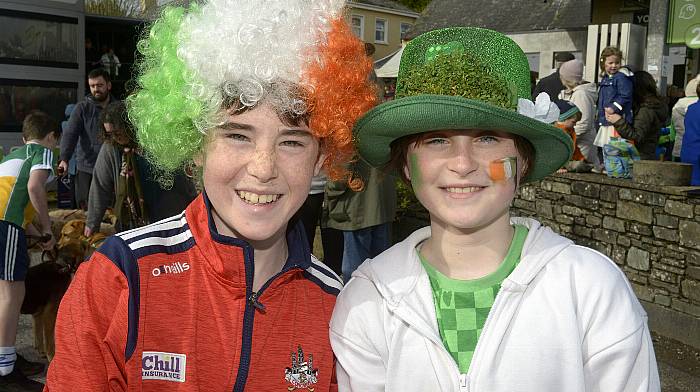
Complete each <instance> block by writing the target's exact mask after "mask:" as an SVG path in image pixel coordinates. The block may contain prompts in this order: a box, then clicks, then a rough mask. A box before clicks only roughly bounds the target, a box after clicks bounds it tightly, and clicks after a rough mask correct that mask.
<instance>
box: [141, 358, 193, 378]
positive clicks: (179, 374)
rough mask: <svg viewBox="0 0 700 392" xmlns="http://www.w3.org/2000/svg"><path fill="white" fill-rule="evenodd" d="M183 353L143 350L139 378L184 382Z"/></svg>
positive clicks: (185, 361)
mask: <svg viewBox="0 0 700 392" xmlns="http://www.w3.org/2000/svg"><path fill="white" fill-rule="evenodd" d="M186 364H187V356H186V355H185V354H176V353H161V352H157V351H144V352H143V354H141V378H142V379H143V380H164V381H175V382H185V365H186Z"/></svg>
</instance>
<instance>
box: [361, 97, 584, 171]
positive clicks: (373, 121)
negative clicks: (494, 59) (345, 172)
mask: <svg viewBox="0 0 700 392" xmlns="http://www.w3.org/2000/svg"><path fill="white" fill-rule="evenodd" d="M445 129H455V130H456V129H479V130H497V131H504V132H508V133H512V134H516V135H520V136H522V137H524V138H525V139H527V140H528V141H530V143H531V144H532V145H533V147H534V148H535V160H534V162H532V165H533V167H532V170H531V171H530V174H529V175H528V176H527V177H526V178H524V179H523V182H529V181H537V180H540V179H542V178H544V177H546V176H548V175H549V174H552V173H554V172H555V171H556V170H557V169H559V168H561V167H562V166H563V165H564V164H565V163H566V162H567V161H568V160H569V159H570V158H571V155H572V153H573V142H572V140H571V138H570V137H569V136H568V135H566V134H565V133H564V132H563V131H562V130H561V129H558V128H555V127H553V126H551V125H549V124H546V123H543V122H541V121H538V120H535V119H532V118H530V117H527V116H524V115H522V114H518V113H517V112H516V111H514V110H508V109H504V108H501V107H498V106H494V105H490V104H487V103H484V102H482V101H475V100H472V99H467V98H463V97H458V96H449V95H415V96H411V97H406V98H400V99H397V100H393V101H389V102H385V103H382V104H381V105H379V106H377V107H375V108H374V109H372V110H370V111H369V112H367V113H366V114H365V115H364V116H363V117H362V118H361V119H360V120H359V121H358V122H357V124H355V129H354V133H355V139H356V142H357V148H358V150H359V152H360V155H361V156H362V158H364V159H365V160H366V161H367V162H368V163H369V164H370V165H372V166H375V167H379V166H382V165H385V164H387V163H388V161H389V159H390V155H391V143H392V142H393V141H394V140H396V139H399V138H401V137H403V136H408V135H413V134H417V133H424V132H429V131H437V130H445Z"/></svg>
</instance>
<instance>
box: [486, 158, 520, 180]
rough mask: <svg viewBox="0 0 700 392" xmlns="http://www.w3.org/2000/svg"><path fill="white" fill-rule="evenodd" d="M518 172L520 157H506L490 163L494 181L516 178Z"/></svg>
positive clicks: (490, 172)
mask: <svg viewBox="0 0 700 392" xmlns="http://www.w3.org/2000/svg"><path fill="white" fill-rule="evenodd" d="M517 172H518V159H517V158H516V157H506V158H502V159H496V160H495V161H491V162H490V163H489V177H491V180H492V181H494V182H505V181H508V180H510V179H511V178H515V175H516V173H517Z"/></svg>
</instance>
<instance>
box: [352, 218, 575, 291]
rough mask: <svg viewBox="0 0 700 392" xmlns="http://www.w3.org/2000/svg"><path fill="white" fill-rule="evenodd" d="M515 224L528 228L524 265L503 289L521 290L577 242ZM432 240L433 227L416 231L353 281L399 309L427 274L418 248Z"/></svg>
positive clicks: (529, 222) (532, 223)
mask: <svg viewBox="0 0 700 392" xmlns="http://www.w3.org/2000/svg"><path fill="white" fill-rule="evenodd" d="M511 223H512V224H520V225H523V226H525V227H527V228H528V235H527V237H526V239H525V243H524V244H523V249H522V253H521V256H520V262H519V263H518V265H517V266H516V268H515V270H513V272H512V273H511V274H510V276H508V277H507V278H506V279H505V280H504V282H503V285H504V286H505V285H511V286H516V287H518V288H519V289H520V290H525V288H526V287H527V286H528V285H529V284H530V282H532V280H533V279H534V278H535V277H536V276H537V274H538V273H539V272H540V270H542V268H544V267H545V266H546V265H547V263H549V262H550V261H551V260H552V259H554V258H555V257H556V256H557V255H558V254H559V253H561V252H562V251H564V250H565V249H566V248H568V247H569V246H572V245H573V242H572V241H571V240H569V239H567V238H564V237H562V236H560V235H558V234H556V233H554V232H553V231H552V230H551V229H550V228H548V227H545V226H542V225H540V223H539V222H538V221H536V220H534V219H530V218H511ZM429 237H430V227H424V228H422V229H419V230H417V231H415V232H414V233H413V234H411V235H410V236H409V237H408V238H406V239H405V240H404V241H402V242H400V243H398V244H396V245H394V246H393V247H391V248H389V249H388V250H387V251H385V252H384V253H382V254H381V255H379V256H377V257H376V258H374V259H371V260H367V261H365V262H364V263H362V265H360V267H359V268H358V269H357V270H356V271H355V272H354V273H353V277H356V278H362V279H367V280H369V281H371V282H372V283H373V284H374V286H375V287H376V288H377V291H379V293H380V294H381V295H382V296H383V297H384V298H385V299H386V300H387V302H389V303H392V304H394V305H398V303H400V302H401V301H402V300H403V299H404V297H406V296H407V295H409V294H411V293H412V292H413V291H414V289H415V287H416V285H417V284H418V281H419V280H420V278H421V276H422V275H423V274H425V271H424V270H423V266H422V265H421V263H420V260H419V258H418V253H417V252H416V246H418V244H420V243H421V242H422V241H424V240H426V239H427V238H429Z"/></svg>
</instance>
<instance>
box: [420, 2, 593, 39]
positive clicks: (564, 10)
mask: <svg viewBox="0 0 700 392" xmlns="http://www.w3.org/2000/svg"><path fill="white" fill-rule="evenodd" d="M590 21H591V0H544V1H542V0H539V1H502V0H469V1H464V0H432V1H431V2H430V4H429V5H428V7H426V9H425V11H423V14H422V15H421V17H420V18H418V20H417V21H416V24H415V25H414V27H413V28H412V29H411V30H410V31H409V32H408V35H407V38H409V39H410V38H413V37H415V36H417V35H420V34H422V33H425V32H426V31H430V30H435V29H440V28H444V27H455V26H473V27H483V28H488V29H491V30H496V31H500V32H502V33H513V32H527V31H533V30H561V29H573V28H582V27H585V26H587V25H588V24H590Z"/></svg>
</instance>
